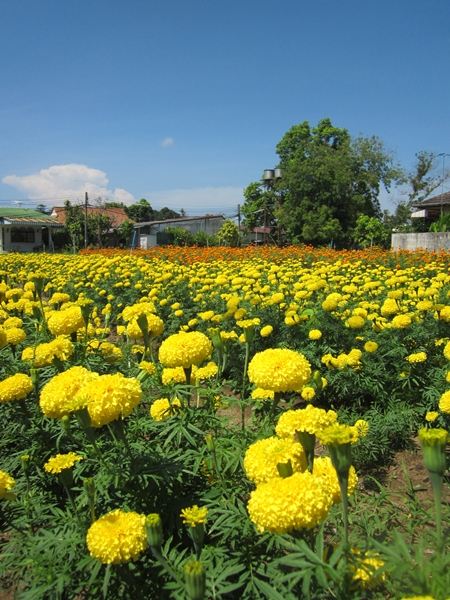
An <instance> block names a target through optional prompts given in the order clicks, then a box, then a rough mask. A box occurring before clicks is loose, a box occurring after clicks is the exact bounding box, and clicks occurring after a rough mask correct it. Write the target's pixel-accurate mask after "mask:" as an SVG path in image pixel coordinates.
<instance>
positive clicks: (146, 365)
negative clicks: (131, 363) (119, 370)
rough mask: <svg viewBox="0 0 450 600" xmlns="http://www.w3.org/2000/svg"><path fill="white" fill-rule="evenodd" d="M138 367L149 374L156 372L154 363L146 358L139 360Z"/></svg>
mask: <svg viewBox="0 0 450 600" xmlns="http://www.w3.org/2000/svg"><path fill="white" fill-rule="evenodd" d="M139 368H140V369H141V370H142V371H145V372H146V373H148V374H149V375H154V373H156V365H155V364H154V363H152V362H150V361H148V360H141V362H140V363H139Z"/></svg>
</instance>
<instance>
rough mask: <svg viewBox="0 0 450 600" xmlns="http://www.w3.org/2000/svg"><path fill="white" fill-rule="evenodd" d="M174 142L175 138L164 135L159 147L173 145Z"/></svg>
mask: <svg viewBox="0 0 450 600" xmlns="http://www.w3.org/2000/svg"><path fill="white" fill-rule="evenodd" d="M174 144H175V140H174V139H173V137H165V138H164V139H163V140H162V142H161V147H162V148H170V146H173V145H174Z"/></svg>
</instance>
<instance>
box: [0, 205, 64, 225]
mask: <svg viewBox="0 0 450 600" xmlns="http://www.w3.org/2000/svg"><path fill="white" fill-rule="evenodd" d="M5 221H6V222H7V223H8V224H9V225H41V226H44V227H45V226H47V227H61V225H60V224H59V223H58V221H56V219H54V218H53V217H51V216H50V215H46V214H45V213H42V212H40V211H38V210H32V209H31V208H0V222H5Z"/></svg>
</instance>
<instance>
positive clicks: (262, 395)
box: [252, 388, 275, 400]
mask: <svg viewBox="0 0 450 600" xmlns="http://www.w3.org/2000/svg"><path fill="white" fill-rule="evenodd" d="M274 395H275V392H274V391H273V390H263V388H255V389H254V390H253V392H252V398H253V400H273V397H274Z"/></svg>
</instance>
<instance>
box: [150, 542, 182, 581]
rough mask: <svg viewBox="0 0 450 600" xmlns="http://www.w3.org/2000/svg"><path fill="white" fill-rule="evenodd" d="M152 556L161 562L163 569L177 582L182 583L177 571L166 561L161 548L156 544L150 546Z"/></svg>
mask: <svg viewBox="0 0 450 600" xmlns="http://www.w3.org/2000/svg"><path fill="white" fill-rule="evenodd" d="M150 550H151V551H152V554H153V556H154V557H155V558H156V560H157V561H158V562H159V563H160V564H161V566H162V567H163V569H164V570H165V571H166V572H167V573H168V574H169V575H170V576H171V577H172V579H174V580H175V581H176V582H177V583H182V581H181V579H180V577H179V575H178V573H177V572H176V571H175V569H174V568H173V567H172V566H171V565H170V564H169V563H168V562H167V560H166V559H165V558H164V556H163V555H162V554H161V550H160V549H159V548H157V547H156V546H150Z"/></svg>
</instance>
